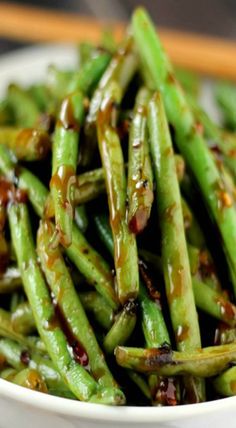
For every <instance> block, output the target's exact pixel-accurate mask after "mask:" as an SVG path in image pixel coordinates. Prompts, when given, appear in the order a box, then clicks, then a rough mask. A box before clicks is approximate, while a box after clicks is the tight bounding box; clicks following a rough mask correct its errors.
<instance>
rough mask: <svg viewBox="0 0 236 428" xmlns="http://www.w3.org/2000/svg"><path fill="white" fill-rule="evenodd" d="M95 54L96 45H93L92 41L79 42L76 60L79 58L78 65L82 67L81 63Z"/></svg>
mask: <svg viewBox="0 0 236 428" xmlns="http://www.w3.org/2000/svg"><path fill="white" fill-rule="evenodd" d="M96 54H97V50H96V46H94V45H93V44H92V43H90V42H87V41H84V42H81V43H79V45H78V57H79V58H78V60H79V65H80V66H81V67H83V65H84V64H85V63H86V62H87V61H89V60H90V59H91V58H92V57H93V56H94V55H96Z"/></svg>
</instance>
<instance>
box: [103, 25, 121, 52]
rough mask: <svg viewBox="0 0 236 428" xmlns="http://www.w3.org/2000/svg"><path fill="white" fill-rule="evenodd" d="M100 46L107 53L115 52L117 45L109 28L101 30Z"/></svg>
mask: <svg viewBox="0 0 236 428" xmlns="http://www.w3.org/2000/svg"><path fill="white" fill-rule="evenodd" d="M101 46H102V49H105V50H107V51H108V52H112V53H114V52H115V51H116V49H117V44H116V41H115V39H114V34H113V32H112V30H111V29H110V28H105V29H104V30H103V32H102V37H101Z"/></svg>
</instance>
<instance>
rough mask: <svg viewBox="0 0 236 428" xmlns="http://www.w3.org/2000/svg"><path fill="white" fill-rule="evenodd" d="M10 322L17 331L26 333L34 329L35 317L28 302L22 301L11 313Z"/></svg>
mask: <svg viewBox="0 0 236 428" xmlns="http://www.w3.org/2000/svg"><path fill="white" fill-rule="evenodd" d="M11 324H12V327H13V330H15V331H16V332H17V333H20V334H23V335H28V334H30V333H33V332H34V331H35V329H36V325H35V319H34V316H33V312H32V309H31V306H30V305H29V303H28V302H22V303H20V304H19V305H17V307H16V308H15V309H14V311H12V313H11Z"/></svg>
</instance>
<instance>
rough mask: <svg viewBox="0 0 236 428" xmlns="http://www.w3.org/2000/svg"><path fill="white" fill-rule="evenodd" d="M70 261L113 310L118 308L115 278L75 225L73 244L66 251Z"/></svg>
mask: <svg viewBox="0 0 236 428" xmlns="http://www.w3.org/2000/svg"><path fill="white" fill-rule="evenodd" d="M66 254H67V256H68V257H69V259H70V260H71V261H72V262H73V263H74V264H75V266H76V267H77V268H78V270H79V271H80V272H81V273H82V274H83V275H84V276H85V278H86V280H87V282H88V283H89V284H90V285H92V286H94V287H95V289H96V290H97V291H98V293H100V294H101V295H102V296H103V297H104V299H105V300H106V301H107V303H108V304H109V305H110V306H111V308H113V309H115V310H116V309H117V308H118V302H117V297H116V295H115V291H114V289H113V276H112V272H111V271H110V268H109V266H108V265H107V263H106V262H105V260H103V258H102V257H101V256H100V255H99V254H98V253H97V252H96V251H95V250H94V249H93V248H92V247H91V246H90V245H89V243H88V241H87V240H86V239H85V238H84V236H83V235H82V233H81V232H80V231H79V229H78V228H77V227H76V226H75V225H73V232H72V244H71V245H70V247H69V248H67V249H66Z"/></svg>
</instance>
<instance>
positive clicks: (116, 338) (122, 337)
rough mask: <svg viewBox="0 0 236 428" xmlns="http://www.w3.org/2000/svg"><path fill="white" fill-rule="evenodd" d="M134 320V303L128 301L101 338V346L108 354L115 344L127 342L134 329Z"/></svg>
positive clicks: (111, 351)
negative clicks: (102, 338)
mask: <svg viewBox="0 0 236 428" xmlns="http://www.w3.org/2000/svg"><path fill="white" fill-rule="evenodd" d="M136 320H137V317H136V304H135V303H134V302H132V301H129V302H127V303H126V304H125V305H124V307H123V309H122V311H121V312H120V313H119V314H118V315H117V316H116V319H115V321H114V324H113V325H112V327H111V329H110V330H109V331H108V333H107V335H106V336H105V338H104V340H103V347H104V349H105V351H106V352H107V353H108V354H112V353H113V352H114V349H115V348H116V346H118V345H124V344H125V343H126V342H127V340H128V339H129V337H130V336H131V334H132V332H133V330H134V327H135V324H136Z"/></svg>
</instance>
